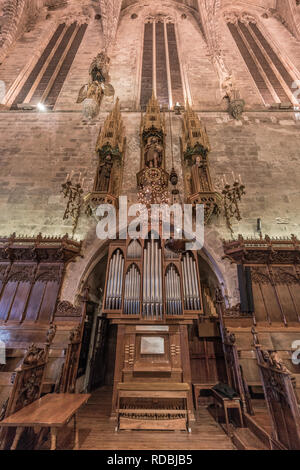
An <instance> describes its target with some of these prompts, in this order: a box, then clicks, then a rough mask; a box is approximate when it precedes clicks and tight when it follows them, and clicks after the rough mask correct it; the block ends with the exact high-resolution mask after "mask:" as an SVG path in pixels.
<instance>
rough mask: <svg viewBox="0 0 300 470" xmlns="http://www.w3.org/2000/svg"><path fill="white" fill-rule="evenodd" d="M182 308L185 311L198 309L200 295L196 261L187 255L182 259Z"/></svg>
mask: <svg viewBox="0 0 300 470" xmlns="http://www.w3.org/2000/svg"><path fill="white" fill-rule="evenodd" d="M182 272H183V291H184V306H185V309H187V310H199V309H200V295H199V287H198V277H197V268H196V261H195V260H194V259H193V256H191V255H190V254H189V253H186V254H185V255H184V256H183V258H182Z"/></svg>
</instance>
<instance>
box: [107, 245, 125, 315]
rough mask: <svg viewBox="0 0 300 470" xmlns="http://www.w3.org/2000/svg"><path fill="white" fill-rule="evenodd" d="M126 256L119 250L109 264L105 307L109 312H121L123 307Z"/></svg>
mask: <svg viewBox="0 0 300 470" xmlns="http://www.w3.org/2000/svg"><path fill="white" fill-rule="evenodd" d="M123 270H124V256H123V253H122V251H121V250H119V249H117V250H116V251H115V252H114V253H113V255H112V257H111V259H110V263H109V273H108V278H107V288H106V289H107V290H106V302H105V306H106V308H107V309H109V310H119V309H120V308H121V306H122V286H123Z"/></svg>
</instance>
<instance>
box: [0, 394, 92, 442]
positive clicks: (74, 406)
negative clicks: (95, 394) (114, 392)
mask: <svg viewBox="0 0 300 470" xmlns="http://www.w3.org/2000/svg"><path fill="white" fill-rule="evenodd" d="M90 396H91V395H89V394H73V393H72V394H69V393H66V394H65V393H59V394H57V393H51V394H48V395H44V396H43V397H42V398H40V399H39V400H36V401H35V402H33V403H31V404H30V405H28V406H25V407H24V408H23V409H22V410H20V411H18V412H17V413H14V414H12V415H11V416H9V417H8V418H6V419H5V420H4V421H2V422H1V426H3V427H4V428H5V427H8V428H10V427H14V428H17V430H16V435H15V438H14V440H13V443H12V445H11V447H10V449H11V450H15V449H16V448H17V446H18V442H19V439H20V437H21V434H22V432H23V430H24V428H28V427H29V428H36V427H37V428H50V430H51V446H50V448H51V450H55V449H56V441H57V430H58V428H62V427H63V426H65V425H66V424H68V423H69V421H71V419H72V418H73V419H74V431H75V440H74V450H77V449H78V448H79V436H78V428H77V421H76V414H77V412H78V410H79V408H80V407H81V406H82V405H84V404H85V403H86V402H87V401H88V399H89V398H90Z"/></svg>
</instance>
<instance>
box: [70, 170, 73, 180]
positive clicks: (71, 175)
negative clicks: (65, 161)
mask: <svg viewBox="0 0 300 470" xmlns="http://www.w3.org/2000/svg"><path fill="white" fill-rule="evenodd" d="M73 173H74V170H72V171H71V174H70V178H69V181H71V180H72V177H73Z"/></svg>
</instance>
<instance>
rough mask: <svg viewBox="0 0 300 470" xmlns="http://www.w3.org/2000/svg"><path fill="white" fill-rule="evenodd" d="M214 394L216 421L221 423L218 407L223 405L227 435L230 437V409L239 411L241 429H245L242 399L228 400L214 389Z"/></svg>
mask: <svg viewBox="0 0 300 470" xmlns="http://www.w3.org/2000/svg"><path fill="white" fill-rule="evenodd" d="M212 393H213V397H214V403H215V411H216V421H217V422H219V412H218V405H221V407H222V408H223V410H224V415H225V422H226V429H227V434H228V435H230V430H229V417H228V410H229V409H237V410H238V414H239V418H240V423H241V427H242V428H243V427H244V421H243V415H242V410H241V401H240V397H236V398H227V397H225V396H223V395H221V393H219V392H217V391H216V390H214V389H212Z"/></svg>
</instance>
